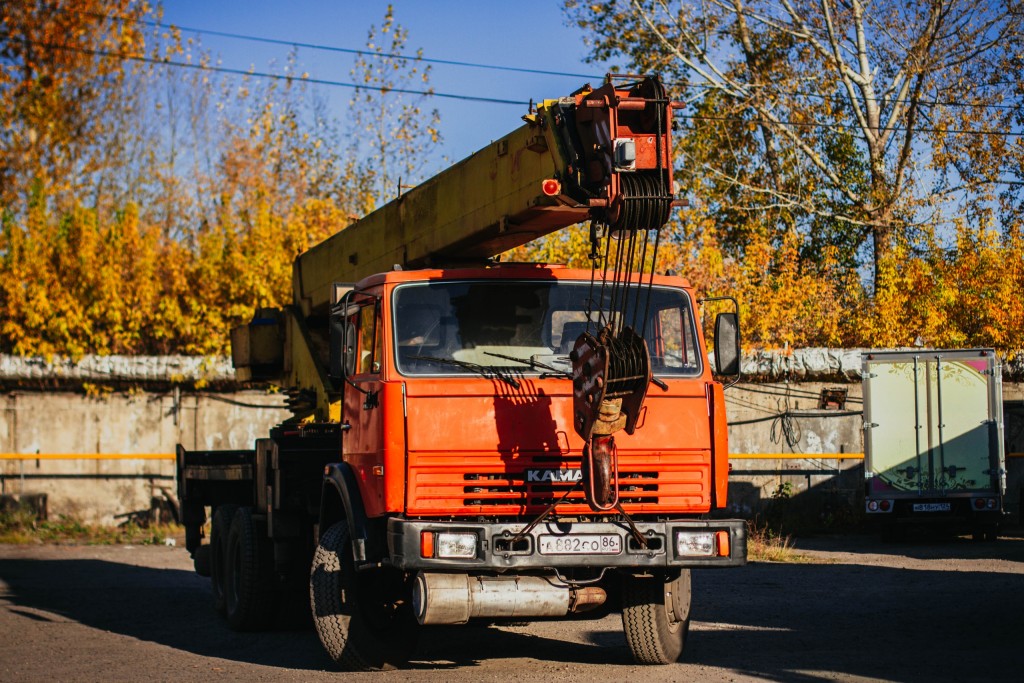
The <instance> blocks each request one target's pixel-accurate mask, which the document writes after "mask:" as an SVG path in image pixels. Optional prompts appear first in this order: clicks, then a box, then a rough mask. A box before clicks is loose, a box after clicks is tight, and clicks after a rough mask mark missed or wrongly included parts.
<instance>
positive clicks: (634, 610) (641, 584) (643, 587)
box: [622, 569, 690, 664]
mask: <svg viewBox="0 0 1024 683" xmlns="http://www.w3.org/2000/svg"><path fill="white" fill-rule="evenodd" d="M622 627H623V630H624V631H625V632H626V642H627V643H628V644H629V649H630V651H631V652H632V653H633V658H634V659H635V660H636V661H637V663H639V664H671V663H672V662H676V661H678V660H679V657H680V656H681V655H682V654H683V648H684V647H685V646H686V635H687V633H688V632H689V630H690V570H689V569H684V570H682V572H681V573H680V574H679V576H678V577H676V578H674V579H669V578H667V577H664V576H653V577H651V576H627V577H625V580H624V583H623V587H622Z"/></svg>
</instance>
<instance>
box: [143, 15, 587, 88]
mask: <svg viewBox="0 0 1024 683" xmlns="http://www.w3.org/2000/svg"><path fill="white" fill-rule="evenodd" d="M141 21H142V23H143V24H146V25H149V26H153V27H155V28H176V29H178V30H179V31H185V32H187V33H198V34H203V35H208V36H218V37H220V38H231V39H234V40H247V41H250V42H253V43H265V44H268V45H285V46H289V47H301V48H305V49H308V50H319V51H322V52H340V53H342V54H350V55H360V56H369V57H389V58H392V59H411V60H413V61H416V62H424V63H426V64H443V65H445V66H461V67H466V68H470V69H490V70H492V71H512V72H515V73H523V74H538V75H541V76H565V77H568V78H589V79H600V78H604V76H595V75H594V74H576V73H569V72H565V71H548V70H546V69H528V68H525V67H516V66H500V65H498V64H481V63H479V62H463V61H459V60H455V59H437V58H429V57H419V56H416V55H406V54H401V53H397V52H376V51H373V50H358V49H355V48H350V47H339V46H337V45H319V44H317V43H303V42H299V41H295V40H283V39H280V38H264V37H261V36H251V35H245V34H243V33H231V32H229V31H214V30H210V29H205V28H197V27H194V26H182V25H180V24H167V23H161V22H159V21H153V20H149V19H143V20H141Z"/></svg>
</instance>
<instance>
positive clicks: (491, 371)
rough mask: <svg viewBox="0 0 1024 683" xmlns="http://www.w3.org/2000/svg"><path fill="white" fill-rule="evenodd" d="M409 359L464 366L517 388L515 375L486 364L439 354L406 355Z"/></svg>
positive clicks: (458, 366)
mask: <svg viewBox="0 0 1024 683" xmlns="http://www.w3.org/2000/svg"><path fill="white" fill-rule="evenodd" d="M408 358H409V359H411V360H425V361H431V362H434V363H443V364H444V365H454V366H455V367H457V368H465V369H466V370H472V371H473V372H476V373H478V374H479V375H480V376H481V377H484V378H485V379H500V380H501V381H502V382H504V383H505V384H508V385H509V386H511V387H513V388H514V389H518V388H519V382H518V380H516V378H515V377H508V376H506V375H504V374H502V373H501V371H500V370H499V369H498V368H495V367H488V366H486V365H477V364H476V363H470V362H468V361H464V360H455V359H454V358H441V357H439V356H408Z"/></svg>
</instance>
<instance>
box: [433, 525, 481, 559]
mask: <svg viewBox="0 0 1024 683" xmlns="http://www.w3.org/2000/svg"><path fill="white" fill-rule="evenodd" d="M476 545H477V537H476V534H474V533H472V532H459V533H451V532H438V533H437V556H438V557H439V558H445V559H449V560H472V559H475V558H476Z"/></svg>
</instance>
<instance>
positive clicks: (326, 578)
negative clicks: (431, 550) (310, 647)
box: [309, 521, 420, 671]
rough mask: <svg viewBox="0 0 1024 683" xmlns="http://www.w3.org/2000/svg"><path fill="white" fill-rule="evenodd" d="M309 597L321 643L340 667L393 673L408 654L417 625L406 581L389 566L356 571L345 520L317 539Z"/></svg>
mask: <svg viewBox="0 0 1024 683" xmlns="http://www.w3.org/2000/svg"><path fill="white" fill-rule="evenodd" d="M309 599H310V606H311V607H312V610H313V622H314V623H315V624H316V632H317V635H318V636H319V637H320V642H321V643H323V646H324V649H326V650H327V654H329V655H330V656H331V659H333V660H334V661H335V662H337V663H338V665H339V666H341V667H342V668H343V669H348V670H350V671H374V670H381V669H394V668H396V667H399V666H402V665H403V664H405V663H406V662H408V661H409V658H410V657H411V656H412V653H413V650H414V649H415V647H416V640H417V636H418V634H419V628H420V627H419V624H418V623H417V622H416V617H415V616H414V614H413V611H412V599H411V591H410V586H409V582H408V581H407V580H406V577H405V576H404V574H402V573H401V572H399V571H397V570H395V569H390V568H375V569H368V570H365V571H361V572H356V570H355V562H354V561H353V558H352V542H351V538H350V536H349V530H348V524H347V523H346V522H344V521H342V522H339V523H337V524H335V525H334V526H332V527H330V528H329V529H327V531H326V532H325V533H324V534H323V535H322V536H321V537H320V543H319V544H318V545H317V548H316V553H315V554H314V555H313V566H312V570H311V572H310V577H309Z"/></svg>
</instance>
